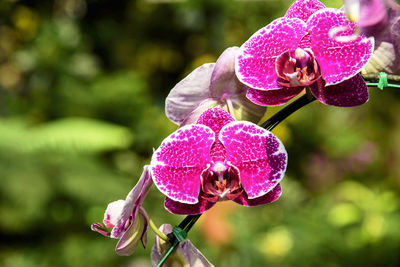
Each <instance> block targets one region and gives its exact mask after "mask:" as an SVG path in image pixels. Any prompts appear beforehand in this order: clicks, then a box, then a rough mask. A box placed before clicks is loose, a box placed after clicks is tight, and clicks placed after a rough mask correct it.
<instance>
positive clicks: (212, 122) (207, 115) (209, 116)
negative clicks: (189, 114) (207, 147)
mask: <svg viewBox="0 0 400 267" xmlns="http://www.w3.org/2000/svg"><path fill="white" fill-rule="evenodd" d="M232 121H234V119H233V118H232V116H231V115H229V113H228V112H226V111H225V110H224V109H221V108H213V109H208V110H206V111H205V112H203V114H201V116H200V118H199V119H198V121H197V123H198V124H203V125H205V126H208V127H210V128H211V129H212V130H213V131H214V132H215V136H218V134H219V132H220V131H221V128H222V127H223V126H224V125H225V124H228V123H229V122H232ZM225 156H226V151H225V148H224V146H223V145H222V143H221V142H220V141H219V140H218V139H217V140H216V141H215V143H214V144H213V145H212V147H211V159H212V160H213V161H214V162H217V161H224V160H225Z"/></svg>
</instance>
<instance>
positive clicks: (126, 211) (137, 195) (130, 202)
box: [111, 165, 153, 238]
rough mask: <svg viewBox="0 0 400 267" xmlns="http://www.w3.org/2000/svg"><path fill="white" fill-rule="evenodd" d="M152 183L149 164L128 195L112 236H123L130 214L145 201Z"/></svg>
mask: <svg viewBox="0 0 400 267" xmlns="http://www.w3.org/2000/svg"><path fill="white" fill-rule="evenodd" d="M152 184H153V181H152V179H151V176H150V168H149V166H148V165H145V166H144V167H143V172H142V175H141V177H140V179H139V181H138V182H137V184H136V185H135V187H134V188H133V189H132V190H131V191H130V192H129V194H128V196H127V197H126V200H125V205H124V207H123V209H122V212H121V213H120V216H119V218H118V220H117V221H118V222H117V223H116V225H115V227H114V228H113V230H112V231H111V237H113V238H121V236H122V235H123V233H124V232H125V227H126V222H127V220H128V219H129V217H130V216H132V215H133V214H135V212H136V209H137V207H138V206H140V205H141V204H142V203H143V201H144V199H145V197H146V196H147V194H148V192H149V190H150V186H151V185H152Z"/></svg>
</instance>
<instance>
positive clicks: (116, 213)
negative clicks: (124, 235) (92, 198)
mask: <svg viewBox="0 0 400 267" xmlns="http://www.w3.org/2000/svg"><path fill="white" fill-rule="evenodd" d="M124 206H125V200H122V199H120V200H117V201H114V202H111V203H110V204H108V206H107V209H106V211H105V213H104V219H103V223H104V225H105V226H106V227H108V228H113V227H114V226H115V225H116V224H117V222H118V220H119V219H120V218H121V214H122V210H123V208H124Z"/></svg>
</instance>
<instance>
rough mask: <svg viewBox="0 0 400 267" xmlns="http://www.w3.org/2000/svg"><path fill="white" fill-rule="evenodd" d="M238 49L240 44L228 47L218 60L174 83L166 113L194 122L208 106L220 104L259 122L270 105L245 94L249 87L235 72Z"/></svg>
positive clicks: (177, 120) (180, 120) (181, 122)
mask: <svg viewBox="0 0 400 267" xmlns="http://www.w3.org/2000/svg"><path fill="white" fill-rule="evenodd" d="M238 51H239V47H229V48H227V49H225V51H224V52H223V53H222V54H221V56H220V57H219V58H218V60H217V62H216V63H206V64H203V65H201V66H200V67H198V68H197V69H195V70H194V71H192V72H191V73H190V74H189V75H188V76H187V77H186V78H184V79H183V80H182V81H180V82H179V83H178V84H177V85H175V87H174V88H172V90H171V92H170V93H169V95H168V97H167V99H166V100H165V113H166V115H167V117H168V118H169V119H170V120H171V121H173V122H174V123H176V124H178V125H180V126H183V125H186V124H191V123H195V122H196V121H197V119H198V118H199V117H200V115H201V114H202V113H203V112H204V111H205V110H207V109H209V108H213V107H220V108H223V109H225V110H229V113H230V114H231V115H232V116H234V117H235V118H236V119H240V120H247V121H252V122H258V121H259V120H260V119H261V118H262V116H263V115H264V113H265V111H266V110H267V108H266V107H262V106H259V105H256V104H254V103H253V102H251V101H250V100H249V99H248V98H247V97H246V92H247V89H248V87H247V86H245V85H244V84H243V83H241V82H239V80H238V79H237V77H236V75H235V57H236V55H237V53H238Z"/></svg>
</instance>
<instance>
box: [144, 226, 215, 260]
mask: <svg viewBox="0 0 400 267" xmlns="http://www.w3.org/2000/svg"><path fill="white" fill-rule="evenodd" d="M160 231H161V232H163V233H164V234H167V235H168V234H170V233H172V226H171V225H169V224H163V225H161V227H160ZM169 246H170V244H169V243H167V242H166V241H164V240H162V239H160V238H159V237H158V236H156V241H155V244H154V246H153V249H152V250H151V262H152V264H153V266H157V264H158V263H159V262H160V261H161V259H162V258H163V256H164V255H165V253H166V252H167V251H168V249H169ZM163 266H166V267H167V266H187V267H200V266H202V267H212V266H214V265H212V264H211V263H210V262H209V261H208V260H207V258H206V257H204V255H203V254H202V253H201V252H200V250H198V249H197V248H196V247H195V246H194V245H193V244H192V242H190V240H184V241H182V242H181V243H179V245H178V247H177V248H176V250H175V251H174V252H173V253H172V254H171V255H170V256H169V257H168V259H167V261H166V262H165V263H164V264H163Z"/></svg>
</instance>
